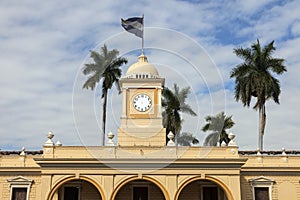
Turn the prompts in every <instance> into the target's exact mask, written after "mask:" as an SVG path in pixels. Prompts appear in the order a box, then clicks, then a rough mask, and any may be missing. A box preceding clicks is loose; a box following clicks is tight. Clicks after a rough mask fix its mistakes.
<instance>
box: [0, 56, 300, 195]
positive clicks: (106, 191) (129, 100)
mask: <svg viewBox="0 0 300 200" xmlns="http://www.w3.org/2000/svg"><path fill="white" fill-rule="evenodd" d="M163 85H164V78H162V77H160V76H159V73H158V71H157V69H156V68H155V66H153V65H152V64H150V63H148V61H147V58H146V56H144V55H141V56H140V57H139V60H138V62H137V63H135V64H133V65H132V66H130V67H129V69H128V70H127V72H126V75H125V76H124V77H123V78H122V80H121V88H122V102H123V103H122V111H121V112H122V115H121V119H120V120H121V123H120V128H119V129H118V143H117V144H114V142H113V140H112V139H113V137H114V134H112V133H109V134H108V138H109V140H108V143H107V145H106V146H88V147H87V146H62V145H61V144H60V143H56V144H55V143H54V142H53V137H54V135H53V134H52V133H51V132H50V133H49V134H48V140H47V141H46V142H45V144H44V145H43V150H42V151H25V149H22V151H20V152H18V151H14V152H12V151H10V152H5V151H2V152H0V199H1V200H100V199H101V200H163V199H165V200H173V199H174V200H177V199H179V200H191V199H192V200H252V199H253V200H267V199H270V200H271V199H272V200H296V199H300V184H299V180H300V156H299V153H300V152H297V151H285V150H284V149H283V150H282V151H273V152H259V151H258V152H252V151H249V152H246V151H239V149H238V146H237V144H236V143H235V141H234V135H230V139H231V141H230V143H229V145H228V146H222V147H183V146H175V144H174V141H173V137H174V136H173V135H172V134H168V141H166V140H167V139H166V131H165V129H164V128H163V127H162V116H161V92H162V87H163Z"/></svg>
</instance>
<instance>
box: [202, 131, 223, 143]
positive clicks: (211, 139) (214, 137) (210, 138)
mask: <svg viewBox="0 0 300 200" xmlns="http://www.w3.org/2000/svg"><path fill="white" fill-rule="evenodd" d="M219 137H220V134H219V133H218V132H214V133H210V134H209V135H207V136H206V137H205V140H204V142H203V146H217V143H218V141H219Z"/></svg>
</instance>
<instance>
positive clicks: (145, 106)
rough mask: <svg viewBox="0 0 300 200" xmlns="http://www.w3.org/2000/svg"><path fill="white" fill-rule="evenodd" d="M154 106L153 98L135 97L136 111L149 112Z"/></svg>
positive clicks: (145, 96)
mask: <svg viewBox="0 0 300 200" xmlns="http://www.w3.org/2000/svg"><path fill="white" fill-rule="evenodd" d="M151 105H152V100H151V98H150V97H149V96H148V95H146V94H138V95H137V96H136V97H134V100H133V106H134V108H135V109H136V110H138V111H140V112H145V111H147V110H149V108H150V107H151Z"/></svg>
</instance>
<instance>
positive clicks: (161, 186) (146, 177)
mask: <svg viewBox="0 0 300 200" xmlns="http://www.w3.org/2000/svg"><path fill="white" fill-rule="evenodd" d="M136 180H146V181H149V182H151V183H153V184H154V185H156V186H157V187H158V188H159V189H160V190H161V191H162V193H163V195H164V197H165V200H170V196H169V193H168V191H167V190H166V188H165V187H164V186H163V184H162V183H161V182H159V181H158V180H156V179H154V178H152V177H149V176H143V177H142V178H140V177H138V176H132V177H130V178H127V179H125V180H123V181H122V182H121V183H120V184H119V185H118V186H117V187H116V189H115V190H114V191H113V194H112V195H111V198H110V200H114V199H115V198H116V195H117V194H118V192H119V191H120V189H121V188H122V187H123V186H124V185H126V184H127V183H129V182H131V181H136Z"/></svg>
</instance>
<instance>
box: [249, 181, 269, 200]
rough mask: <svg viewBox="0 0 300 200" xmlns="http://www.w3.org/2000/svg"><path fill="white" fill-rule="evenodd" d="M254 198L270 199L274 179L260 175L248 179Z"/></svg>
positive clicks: (260, 199) (255, 199) (256, 199)
mask: <svg viewBox="0 0 300 200" xmlns="http://www.w3.org/2000/svg"><path fill="white" fill-rule="evenodd" d="M249 182H250V184H251V186H252V191H253V199H254V200H271V199H272V186H273V184H274V183H275V181H274V180H272V179H268V178H266V177H263V176H260V177H258V178H255V179H250V180H249Z"/></svg>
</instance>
